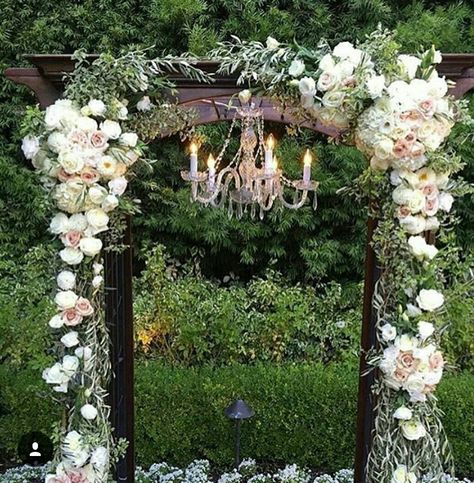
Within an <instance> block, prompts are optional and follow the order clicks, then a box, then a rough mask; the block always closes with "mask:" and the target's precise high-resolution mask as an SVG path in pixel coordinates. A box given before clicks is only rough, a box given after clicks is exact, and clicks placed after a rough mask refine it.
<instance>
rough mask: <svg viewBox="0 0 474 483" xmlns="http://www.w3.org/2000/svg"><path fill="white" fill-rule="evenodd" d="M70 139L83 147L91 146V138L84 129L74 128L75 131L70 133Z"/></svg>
mask: <svg viewBox="0 0 474 483" xmlns="http://www.w3.org/2000/svg"><path fill="white" fill-rule="evenodd" d="M69 139H70V140H71V141H72V142H73V143H75V144H79V146H81V147H82V148H87V147H89V139H88V138H87V135H86V133H85V132H84V131H81V130H80V129H74V131H72V132H71V134H70V135H69Z"/></svg>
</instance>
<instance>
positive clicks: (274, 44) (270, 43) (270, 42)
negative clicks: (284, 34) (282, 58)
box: [267, 37, 280, 50]
mask: <svg viewBox="0 0 474 483" xmlns="http://www.w3.org/2000/svg"><path fill="white" fill-rule="evenodd" d="M278 47H280V42H278V40H276V39H274V38H273V37H267V49H270V50H276V49H278Z"/></svg>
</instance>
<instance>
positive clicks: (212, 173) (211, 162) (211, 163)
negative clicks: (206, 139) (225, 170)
mask: <svg viewBox="0 0 474 483" xmlns="http://www.w3.org/2000/svg"><path fill="white" fill-rule="evenodd" d="M207 167H208V168H209V191H214V187H215V185H216V160H215V159H214V156H213V155H212V154H210V155H209V157H208V158H207Z"/></svg>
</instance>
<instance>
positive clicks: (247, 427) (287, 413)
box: [136, 362, 474, 475]
mask: <svg viewBox="0 0 474 483" xmlns="http://www.w3.org/2000/svg"><path fill="white" fill-rule="evenodd" d="M357 374H358V370H357V368H356V366H355V365H354V366H352V367H351V366H344V365H330V366H322V365H313V366H302V365H297V366H291V365H285V366H274V365H256V366H253V367H249V366H232V367H227V368H221V369H212V368H200V369H177V368H168V367H163V366H161V365H159V364H158V363H156V362H151V363H147V364H140V365H139V366H138V367H137V382H136V391H137V428H136V432H137V443H138V444H137V451H138V460H139V461H140V464H143V465H148V464H151V463H153V462H154V461H162V460H164V461H169V462H171V463H175V464H179V465H184V464H187V463H189V462H190V461H191V460H192V459H194V458H207V459H209V460H211V461H212V462H213V463H214V464H216V465H217V466H219V467H225V466H227V467H228V466H229V465H230V464H231V462H232V456H233V435H234V433H233V427H232V424H231V423H230V422H229V421H228V420H227V419H226V417H225V416H224V414H223V410H224V408H225V407H226V406H227V405H228V404H229V403H231V402H232V401H233V400H234V399H235V398H237V397H241V398H243V399H245V400H246V401H247V402H248V403H249V404H250V405H251V406H252V407H253V408H254V409H255V412H256V415H255V417H254V418H252V419H251V420H249V421H246V422H244V423H243V430H242V451H243V456H249V457H254V458H256V459H257V460H259V461H265V462H271V461H273V462H276V463H284V462H292V463H293V462H294V463H298V464H300V465H305V466H310V467H313V468H318V469H320V470H326V471H336V470H337V469H340V468H342V467H350V466H351V465H352V462H353V455H354V445H355V421H356V404H357V377H358V376H357ZM438 393H439V399H440V406H441V408H442V409H443V410H444V411H445V413H446V417H445V418H444V420H445V427H446V431H447V433H448V437H449V439H450V441H451V444H452V446H453V451H454V457H455V461H456V463H457V470H458V473H459V474H464V475H469V474H472V473H473V472H474V463H473V461H472V448H473V447H474V434H472V427H471V426H472V425H470V424H469V423H468V422H469V421H473V420H474V376H473V375H468V374H465V375H461V376H448V377H446V378H445V380H444V381H443V382H442V384H441V385H440V388H439V392H438Z"/></svg>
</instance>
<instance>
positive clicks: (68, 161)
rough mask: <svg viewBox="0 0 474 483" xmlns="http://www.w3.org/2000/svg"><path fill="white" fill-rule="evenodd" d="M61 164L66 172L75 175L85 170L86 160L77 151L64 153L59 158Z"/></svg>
mask: <svg viewBox="0 0 474 483" xmlns="http://www.w3.org/2000/svg"><path fill="white" fill-rule="evenodd" d="M58 161H59V164H60V165H61V166H62V168H63V169H64V171H66V173H69V174H75V173H78V172H79V171H81V170H82V168H84V159H83V158H82V157H81V154H80V153H79V152H77V151H63V152H61V153H59V156H58Z"/></svg>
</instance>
